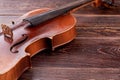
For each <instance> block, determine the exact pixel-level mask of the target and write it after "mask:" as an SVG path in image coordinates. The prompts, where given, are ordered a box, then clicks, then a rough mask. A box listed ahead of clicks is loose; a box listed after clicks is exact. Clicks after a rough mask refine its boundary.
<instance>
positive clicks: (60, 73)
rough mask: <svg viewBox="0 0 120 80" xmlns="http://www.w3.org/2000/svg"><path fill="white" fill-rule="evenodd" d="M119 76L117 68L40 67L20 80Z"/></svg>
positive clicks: (89, 79) (107, 79) (87, 79)
mask: <svg viewBox="0 0 120 80" xmlns="http://www.w3.org/2000/svg"><path fill="white" fill-rule="evenodd" d="M119 74H120V69H115V68H56V67H44V68H43V67H40V68H33V69H31V70H29V71H28V72H26V73H25V75H24V76H26V77H22V78H20V79H19V80H119V79H120V76H119ZM32 76H34V77H35V78H33V77H32Z"/></svg>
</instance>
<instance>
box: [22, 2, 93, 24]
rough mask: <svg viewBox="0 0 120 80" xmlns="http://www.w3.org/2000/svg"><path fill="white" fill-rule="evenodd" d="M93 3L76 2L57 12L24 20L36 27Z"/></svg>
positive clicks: (52, 11) (53, 11)
mask: <svg viewBox="0 0 120 80" xmlns="http://www.w3.org/2000/svg"><path fill="white" fill-rule="evenodd" d="M92 1H94V0H78V1H75V2H73V3H70V4H67V5H65V6H62V7H60V8H57V9H55V10H50V11H48V12H45V13H43V14H38V15H35V16H32V17H28V18H26V19H24V20H23V21H28V22H29V23H30V24H31V26H36V25H38V24H40V23H42V22H45V21H47V20H50V19H53V18H55V17H57V16H60V15H63V14H65V13H67V12H69V11H71V10H73V9H75V8H78V7H80V6H83V5H85V4H88V3H90V2H92Z"/></svg>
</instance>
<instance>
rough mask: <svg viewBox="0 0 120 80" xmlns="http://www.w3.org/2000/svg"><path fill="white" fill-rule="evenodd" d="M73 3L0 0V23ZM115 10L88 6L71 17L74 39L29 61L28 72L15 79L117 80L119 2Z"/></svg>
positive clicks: (65, 0)
mask: <svg viewBox="0 0 120 80" xmlns="http://www.w3.org/2000/svg"><path fill="white" fill-rule="evenodd" d="M73 1H74V0H0V24H2V23H4V24H7V25H9V24H11V21H15V20H16V19H17V18H18V17H20V16H21V15H22V14H24V13H26V12H28V11H30V10H34V9H38V8H43V7H50V8H57V7H59V6H62V5H65V4H68V3H71V2H73ZM115 1H116V4H117V5H118V7H117V8H116V9H111V10H99V9H96V8H93V7H92V6H91V5H88V6H86V7H84V8H82V9H80V10H79V11H77V12H75V13H74V14H73V15H75V17H76V18H77V21H78V22H77V24H76V30H77V36H76V38H75V39H74V40H73V41H72V42H70V43H69V44H67V45H65V46H62V47H59V48H57V49H56V50H55V51H53V52H51V54H48V53H47V51H42V52H40V53H39V54H37V55H35V56H34V57H33V58H32V66H33V67H32V69H29V70H27V71H25V73H24V74H23V75H22V76H21V77H20V79H19V80H120V7H119V5H120V0H115Z"/></svg>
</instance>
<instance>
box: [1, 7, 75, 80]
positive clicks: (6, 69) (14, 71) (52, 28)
mask: <svg viewBox="0 0 120 80" xmlns="http://www.w3.org/2000/svg"><path fill="white" fill-rule="evenodd" d="M48 10H49V9H47V8H44V9H37V10H34V11H30V12H28V13H26V14H25V15H23V16H22V17H21V18H20V19H24V18H26V17H29V16H33V15H36V14H41V13H43V12H46V11H48ZM75 24H76V19H75V18H74V16H72V15H71V14H70V13H66V14H65V15H61V16H59V17H56V18H54V19H52V20H49V21H46V22H44V23H42V24H40V25H37V26H35V27H18V28H16V29H15V30H13V42H12V43H11V42H9V41H8V40H7V38H6V39H5V37H4V35H0V43H1V46H0V51H1V52H0V55H1V56H0V80H17V79H18V78H19V77H20V75H21V74H22V73H23V72H24V71H25V70H27V69H29V68H31V57H32V56H34V55H35V54H36V53H38V52H40V51H42V50H44V49H51V50H54V49H55V48H56V47H58V46H61V45H64V44H66V43H68V42H70V41H72V40H73V39H74V38H75V36H76V31H75ZM22 39H23V42H22V43H19V44H17V45H16V46H14V49H13V51H11V50H10V47H11V46H12V45H13V44H15V43H17V42H18V41H20V40H22ZM14 50H17V51H18V52H17V53H15V52H14Z"/></svg>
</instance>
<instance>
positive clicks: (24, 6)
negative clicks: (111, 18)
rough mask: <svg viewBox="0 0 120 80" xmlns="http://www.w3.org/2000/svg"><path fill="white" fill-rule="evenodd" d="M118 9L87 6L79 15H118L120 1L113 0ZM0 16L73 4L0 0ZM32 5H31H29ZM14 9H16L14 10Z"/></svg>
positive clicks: (65, 0) (30, 0)
mask: <svg viewBox="0 0 120 80" xmlns="http://www.w3.org/2000/svg"><path fill="white" fill-rule="evenodd" d="M115 1H116V4H117V5H118V7H117V8H116V9H113V10H112V11H111V10H99V9H97V8H94V7H92V6H91V5H88V6H86V7H84V8H82V9H80V10H79V11H78V12H77V13H79V14H120V6H119V5H120V1H119V0H115ZM0 2H1V3H0V15H9V14H11V15H22V14H24V13H26V12H28V11H30V10H34V9H38V8H43V7H49V8H57V7H60V6H62V5H65V4H68V3H71V2H74V0H63V1H61V0H58V1H56V0H51V1H49V0H13V1H12V0H0ZM31 4H32V5H31ZM15 8H16V9H15Z"/></svg>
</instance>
